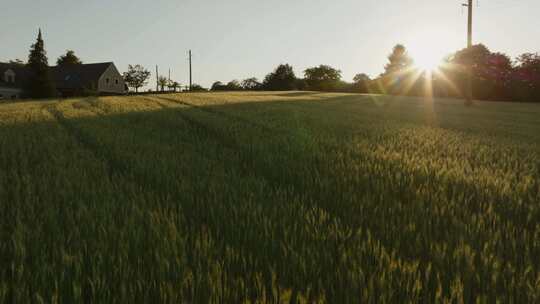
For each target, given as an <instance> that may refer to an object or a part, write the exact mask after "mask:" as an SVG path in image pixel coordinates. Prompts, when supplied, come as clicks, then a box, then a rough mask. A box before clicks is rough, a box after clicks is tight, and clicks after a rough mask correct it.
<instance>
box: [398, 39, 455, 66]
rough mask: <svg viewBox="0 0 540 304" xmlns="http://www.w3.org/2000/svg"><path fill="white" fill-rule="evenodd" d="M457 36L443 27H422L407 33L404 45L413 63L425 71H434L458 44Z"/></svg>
mask: <svg viewBox="0 0 540 304" xmlns="http://www.w3.org/2000/svg"><path fill="white" fill-rule="evenodd" d="M459 41H460V40H459V37H456V36H455V34H454V33H453V32H452V31H449V30H448V29H445V28H439V29H434V28H433V29H422V30H417V31H414V32H411V34H410V35H407V39H406V43H405V45H406V46H407V48H408V51H409V56H410V57H411V58H412V59H413V61H414V65H415V66H416V67H417V68H419V69H421V70H423V71H427V72H435V71H437V70H438V69H439V67H440V66H441V65H442V64H443V62H444V58H445V57H446V56H447V55H448V54H450V53H451V52H452V50H454V49H455V48H456V46H455V45H456V44H457V45H459Z"/></svg>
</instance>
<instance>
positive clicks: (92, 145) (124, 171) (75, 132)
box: [44, 104, 161, 197]
mask: <svg viewBox="0 0 540 304" xmlns="http://www.w3.org/2000/svg"><path fill="white" fill-rule="evenodd" d="M44 109H45V110H46V111H47V112H49V113H50V114H51V115H52V116H53V117H54V118H55V119H56V121H57V122H58V124H59V125H60V126H61V127H62V128H63V129H64V130H66V132H67V133H68V134H69V135H70V136H71V137H72V138H73V139H74V140H75V142H77V143H78V144H79V145H80V146H81V147H82V148H83V149H85V150H87V151H89V152H90V153H91V154H92V155H93V156H94V157H95V158H96V159H97V160H100V161H102V162H103V163H104V164H105V167H106V168H107V173H108V178H109V180H110V181H114V180H115V179H116V178H117V177H118V176H121V177H122V178H123V179H125V180H126V181H127V182H131V183H133V184H135V185H137V186H139V187H141V188H143V189H145V191H148V192H150V193H153V195H155V197H160V196H161V194H160V193H159V192H157V191H155V190H154V189H155V186H159V182H158V181H155V180H151V179H149V178H148V177H147V176H146V175H145V174H144V173H142V172H140V171H138V170H135V169H134V168H133V167H130V166H128V165H127V164H126V163H125V162H123V161H122V160H120V159H118V158H117V157H115V156H114V153H110V152H107V151H106V149H103V148H102V147H101V145H100V144H99V143H98V142H97V141H96V140H95V139H94V138H93V137H92V136H89V135H88V134H85V132H84V131H83V130H81V129H80V128H78V127H76V126H74V125H73V124H72V123H71V122H70V121H69V119H68V118H66V117H65V116H64V114H63V113H62V112H61V111H60V110H58V109H57V108H56V107H55V105H54V104H50V105H46V106H44Z"/></svg>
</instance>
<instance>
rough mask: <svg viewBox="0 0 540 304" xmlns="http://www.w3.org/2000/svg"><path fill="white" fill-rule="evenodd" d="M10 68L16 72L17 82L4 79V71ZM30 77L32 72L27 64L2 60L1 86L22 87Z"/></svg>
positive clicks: (0, 65) (0, 66) (0, 63)
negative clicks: (7, 81)
mask: <svg viewBox="0 0 540 304" xmlns="http://www.w3.org/2000/svg"><path fill="white" fill-rule="evenodd" d="M8 70H12V71H13V72H14V73H15V83H11V82H9V83H6V82H5V81H4V73H5V72H6V71H8ZM29 78H30V73H29V71H28V69H27V68H26V66H25V65H21V64H16V63H3V62H0V87H9V88H22V87H23V86H24V84H25V83H26V81H28V79H29Z"/></svg>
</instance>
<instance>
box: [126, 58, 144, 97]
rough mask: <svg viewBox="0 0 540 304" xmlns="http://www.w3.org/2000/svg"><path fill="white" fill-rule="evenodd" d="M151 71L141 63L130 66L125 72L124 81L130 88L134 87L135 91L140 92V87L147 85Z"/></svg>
mask: <svg viewBox="0 0 540 304" xmlns="http://www.w3.org/2000/svg"><path fill="white" fill-rule="evenodd" d="M150 75H151V73H150V71H148V70H147V69H145V68H144V67H142V66H141V65H138V64H137V65H135V66H132V65H131V64H130V65H129V66H128V71H127V72H126V73H124V81H125V82H126V84H127V85H128V86H129V87H130V88H134V89H135V92H139V88H141V87H143V86H145V85H146V84H147V83H148V78H150Z"/></svg>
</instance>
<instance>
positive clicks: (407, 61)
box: [384, 44, 413, 75]
mask: <svg viewBox="0 0 540 304" xmlns="http://www.w3.org/2000/svg"><path fill="white" fill-rule="evenodd" d="M388 61H389V63H388V64H386V66H385V67H384V69H385V74H386V75H388V74H393V73H399V72H403V71H406V70H407V69H408V68H410V67H411V66H412V64H413V61H412V59H411V58H410V57H409V54H408V53H407V49H406V48H405V46H404V45H402V44H397V45H396V46H394V49H393V50H392V53H391V54H390V55H388Z"/></svg>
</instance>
